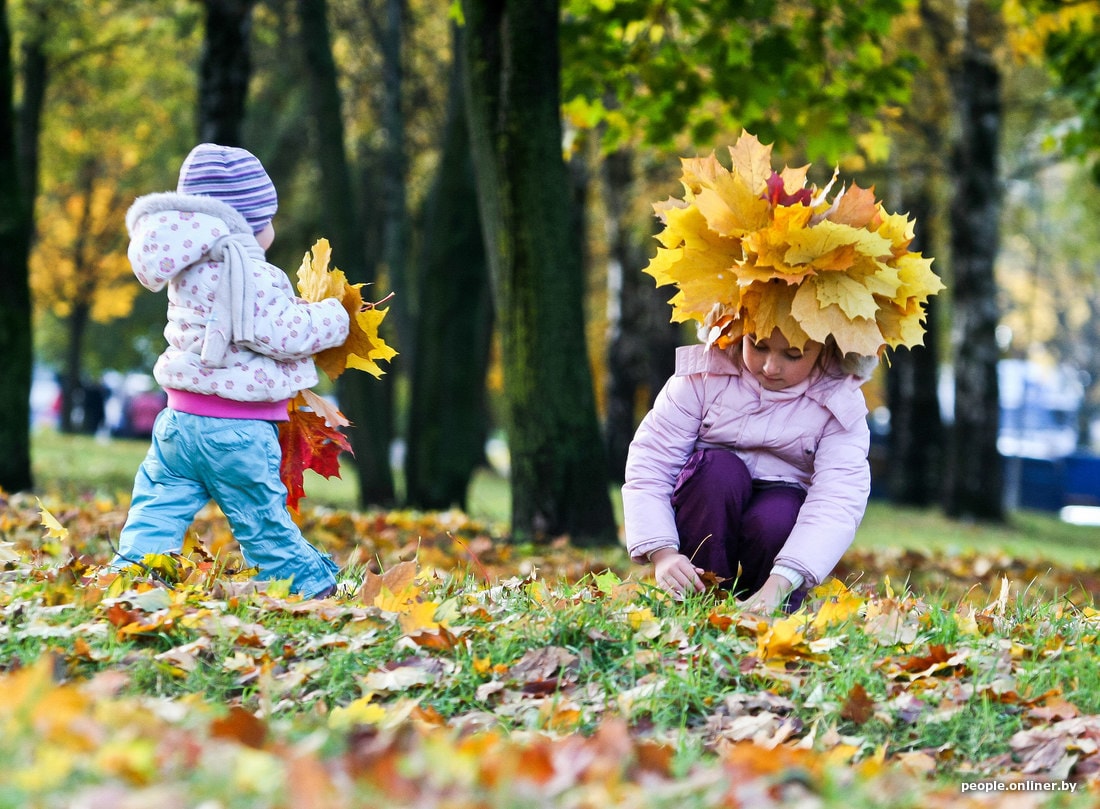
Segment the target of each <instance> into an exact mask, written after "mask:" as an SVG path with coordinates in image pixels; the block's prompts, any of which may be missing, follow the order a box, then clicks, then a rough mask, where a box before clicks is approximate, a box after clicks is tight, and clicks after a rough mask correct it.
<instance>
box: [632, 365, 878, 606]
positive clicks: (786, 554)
mask: <svg viewBox="0 0 1100 809" xmlns="http://www.w3.org/2000/svg"><path fill="white" fill-rule="evenodd" d="M863 381H864V380H862V379H860V378H858V377H856V376H852V375H850V374H847V373H844V372H843V371H842V370H841V369H840V368H839V367H838V365H837V364H835V363H834V364H833V365H831V366H830V367H828V368H826V369H825V371H817V372H815V373H814V374H813V375H811V376H810V378H809V379H807V380H806V381H805V382H803V383H801V384H800V385H796V386H794V387H793V388H788V389H787V390H782V391H768V390H765V389H763V388H762V387H760V384H759V383H758V382H757V381H756V379H755V378H754V377H753V376H752V375H751V374H749V373H742V366H741V361H740V348H739V346H738V347H737V348H736V349H734V350H733V351H732V352H730V353H729V354H727V353H724V352H721V351H718V350H713V349H712V350H710V351H705V350H704V347H703V346H701V345H696V346H685V347H682V348H680V349H678V350H677V355H676V373H675V375H674V376H673V377H672V378H671V379H670V380H669V381H668V383H667V384H666V385H665V387H664V388H663V389H662V390H661V392H660V394H659V395H658V396H657V400H656V402H655V403H654V405H653V409H652V410H651V411H650V412H649V413H648V414H647V415H646V417H645V419H643V421H642V423H641V425H640V426H639V427H638V431H637V433H636V434H635V436H634V440H633V442H632V443H631V445H630V452H629V456H628V458H627V464H626V484H625V485H624V486H623V512H624V518H625V527H626V544H627V549H628V550H629V552H630V556H631V558H632V559H633V560H634V561H636V562H645V561H648V557H649V554H650V553H652V552H653V551H655V550H657V549H658V548H665V547H672V548H677V547H679V544H680V543H679V538H678V536H677V533H676V522H675V517H674V514H673V510H672V503H671V498H672V492H673V488H674V486H675V483H676V478H677V476H678V475H679V473H680V470H681V469H683V467H684V464H685V463H687V460H688V458H689V457H691V454H692V453H693V452H694V451H695V450H696V449H702V448H707V447H721V448H725V449H728V450H731V451H733V452H735V453H737V455H738V456H739V457H740V458H741V459H742V460H743V461H744V462H745V464H746V465H747V466H748V469H749V472H750V474H751V475H752V477H753V479H754V480H766V481H783V482H786V483H792V484H796V485H798V486H801V487H802V488H803V489H805V490H806V492H807V495H806V501H805V503H804V504H803V506H802V509H801V511H800V512H799V515H798V520H797V522H796V523H795V527H794V530H793V531H792V532H791V535H790V537H789V538H788V539H787V542H786V544H785V545H784V547H783V550H782V551H780V553H779V556H778V557H777V558H776V560H775V564H777V565H782V566H784V567H788V568H792V569H793V570H796V571H797V572H799V573H801V574H802V575H803V576H804V577H805V580H806V584H807V586H810V587H812V586H815V585H817V584H820V583H821V581H822V580H823V579H824V578H825V577H826V576H828V575H829V573H830V572H831V571H832V569H833V567H835V566H836V563H837V562H838V561H839V560H840V557H841V556H842V555H843V554H844V552H845V551H846V550H847V549H848V546H849V545H851V543H852V540H853V539H854V538H855V533H856V528H858V527H859V523H860V521H861V520H862V519H863V512H864V510H865V509H866V506H867V497H868V495H869V493H870V488H871V475H870V468H869V466H868V462H867V452H868V448H869V445H870V431H869V430H868V428H867V420H866V416H867V404H866V402H865V400H864V398H863V392H862V391H861V390H860V386H861V385H862V384H863Z"/></svg>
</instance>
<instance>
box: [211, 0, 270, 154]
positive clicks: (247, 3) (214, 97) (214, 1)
mask: <svg viewBox="0 0 1100 809" xmlns="http://www.w3.org/2000/svg"><path fill="white" fill-rule="evenodd" d="M255 5H256V0H203V6H204V7H205V8H206V26H205V33H204V36H203V46H202V58H201V62H200V65H199V123H198V133H199V141H200V142H202V143H219V144H221V145H223V146H241V145H242V140H241V127H242V124H243V122H244V112H245V101H246V100H247V98H248V82H249V79H250V78H251V77H252V60H251V52H250V50H249V49H250V40H251V33H252V7H253V6H255Z"/></svg>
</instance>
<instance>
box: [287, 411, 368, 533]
mask: <svg viewBox="0 0 1100 809" xmlns="http://www.w3.org/2000/svg"><path fill="white" fill-rule="evenodd" d="M309 408H310V404H309V402H308V401H307V399H306V398H305V397H304V396H302V394H298V396H296V397H295V398H294V400H293V401H292V402H291V403H290V409H289V413H288V415H289V419H288V420H287V421H283V422H280V423H279V444H280V445H281V446H282V448H283V458H282V462H281V463H280V465H279V477H280V478H281V479H282V481H283V483H284V484H285V485H286V504H287V507H288V508H290V510H291V511H293V512H295V513H297V511H298V501H300V500H301V499H302V498H303V497H305V496H306V492H305V488H304V486H303V481H302V477H303V475H304V474H305V471H306V470H307V469H312V470H313V471H314V472H316V473H317V474H319V475H322V476H323V477H326V478H331V477H334V476H335V477H340V453H341V452H351V442H349V441H348V437H347V436H346V435H344V434H343V433H342V432H340V430H339V426H340V425H339V424H338V425H336V426H333V425H331V424H330V423H329V422H328V421H326V420H325V419H324V418H322V417H321V416H320V415H318V413H317V412H316V410H315V409H309ZM331 411H335V414H336V415H337V416H338V417H339V418H337V419H336V420H337V421H338V422H339V421H342V422H343V424H347V420H346V419H343V414H341V413H340V411H339V410H335V408H331V409H330V410H328V411H325V412H326V414H328V413H330V412H331Z"/></svg>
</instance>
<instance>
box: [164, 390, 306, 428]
mask: <svg viewBox="0 0 1100 809" xmlns="http://www.w3.org/2000/svg"><path fill="white" fill-rule="evenodd" d="M165 392H166V393H167V394H168V406H169V407H170V408H172V409H173V410H178V411H179V412H180V413H190V414H191V415H193V416H211V417H213V418H216V419H260V420H262V421H286V420H287V404H288V402H289V401H290V400H289V399H281V400H280V401H278V402H237V401H234V400H232V399H224V398H222V397H221V396H214V395H213V394H206V393H192V392H191V391H187V390H174V389H172V388H168V389H166V391H165Z"/></svg>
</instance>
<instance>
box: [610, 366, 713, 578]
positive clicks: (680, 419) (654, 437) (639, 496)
mask: <svg viewBox="0 0 1100 809" xmlns="http://www.w3.org/2000/svg"><path fill="white" fill-rule="evenodd" d="M703 403H704V397H703V382H702V378H701V375H690V376H674V377H672V379H670V380H669V381H668V382H667V383H666V384H665V386H664V388H663V389H662V390H661V392H660V393H659V394H658V395H657V399H656V401H655V402H654V404H653V409H652V410H651V411H650V412H649V413H648V414H647V415H646V417H645V418H644V419H642V423H641V424H640V425H639V426H638V430H637V432H636V433H635V435H634V440H633V441H631V443H630V449H629V452H628V453H627V460H626V482H625V484H624V485H623V523H624V531H625V534H626V546H627V550H628V552H629V553H630V557H631V559H633V560H634V561H635V562H639V563H641V562H647V561H648V558H649V554H650V553H652V552H653V551H655V550H657V549H658V548H679V547H680V539H679V535H678V534H677V531H676V517H675V514H674V512H673V509H672V493H673V489H674V488H675V486H676V479H677V477H679V474H680V471H681V470H682V469H683V468H684V465H685V464H686V463H687V461H688V459H689V458H690V457H691V453H692V452H693V451H694V449H695V442H696V440H697V439H698V437H699V430H700V426H701V424H702V419H703V409H704V408H703Z"/></svg>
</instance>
